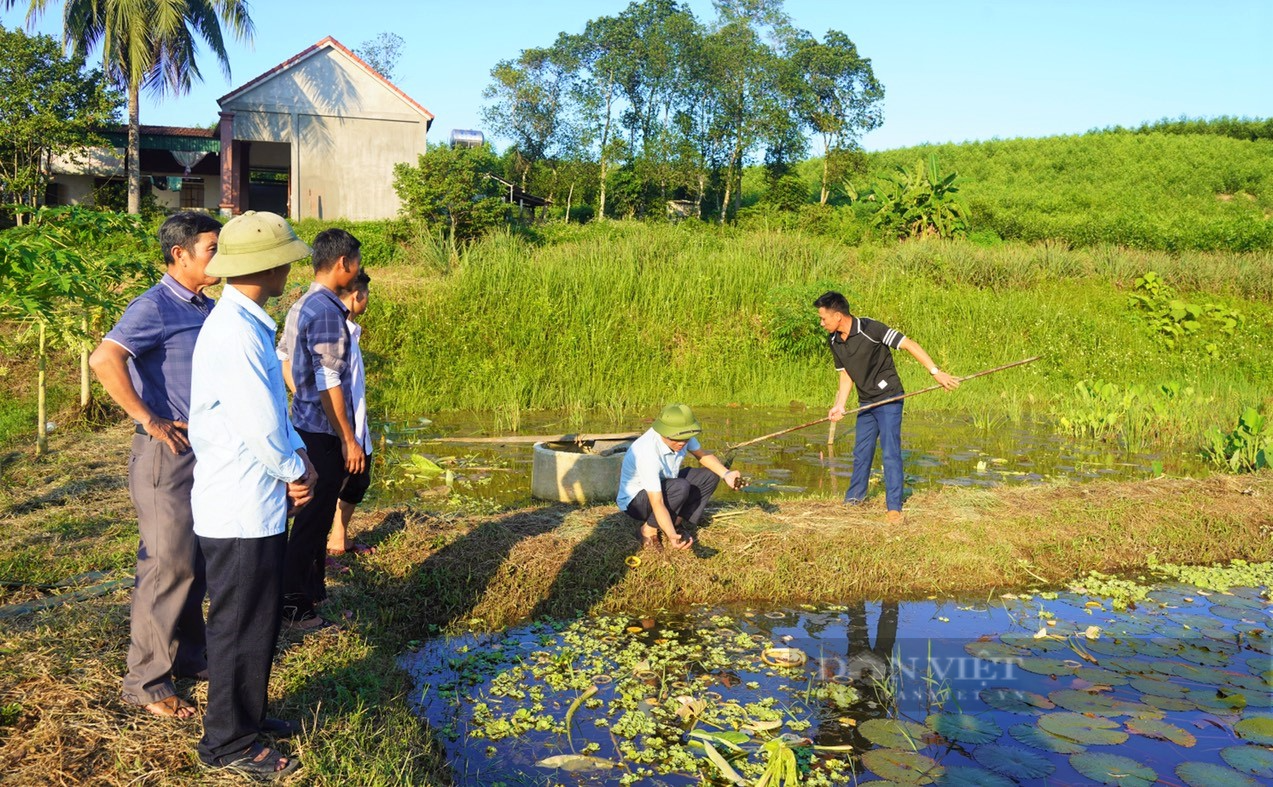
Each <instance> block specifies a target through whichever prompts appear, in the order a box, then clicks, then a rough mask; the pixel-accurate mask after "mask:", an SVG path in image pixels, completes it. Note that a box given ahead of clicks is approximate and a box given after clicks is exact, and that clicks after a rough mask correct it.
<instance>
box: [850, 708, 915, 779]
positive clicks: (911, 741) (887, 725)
mask: <svg viewBox="0 0 1273 787" xmlns="http://www.w3.org/2000/svg"><path fill="white" fill-rule="evenodd" d="M858 730H859V731H860V732H861V733H862V736H863V737H865V738H866V739H867V740H868V741H870V742H871V743H874V744H875V745H876V746H879V747H880V748H884V749H917V748H922V747H923V746H924V738H926V737H927V736H928V735H929V734H930V733H929V731H928V728H927V727H925V726H924V725H922V724H916V723H915V722H913V721H905V720H902V719H870V720H869V721H864V722H862V726H860V727H858ZM880 775H881V776H882V775H883V774H880Z"/></svg>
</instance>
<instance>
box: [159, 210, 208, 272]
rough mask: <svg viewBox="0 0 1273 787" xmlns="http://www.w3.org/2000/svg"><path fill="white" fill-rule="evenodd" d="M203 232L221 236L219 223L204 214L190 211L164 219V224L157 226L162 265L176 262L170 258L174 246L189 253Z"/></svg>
mask: <svg viewBox="0 0 1273 787" xmlns="http://www.w3.org/2000/svg"><path fill="white" fill-rule="evenodd" d="M205 232H215V233H217V234H218V235H219V234H221V222H219V221H217V220H216V219H214V218H212V217H211V216H209V215H208V214H206V213H196V212H195V211H192V210H188V211H182V212H181V213H174V214H172V215H171V216H169V217H168V218H166V219H164V223H163V224H161V225H160V226H159V247H160V248H161V249H162V250H163V253H164V264H165V265H171V264H173V263H174V262H176V260H175V259H173V256H172V250H173V247H174V246H180V247H181V248H183V249H185V250H186V251H190V247H191V246H193V245H194V243H195V241H196V240H197V239H198V238H199V236H200V235H202V234H203V233H205Z"/></svg>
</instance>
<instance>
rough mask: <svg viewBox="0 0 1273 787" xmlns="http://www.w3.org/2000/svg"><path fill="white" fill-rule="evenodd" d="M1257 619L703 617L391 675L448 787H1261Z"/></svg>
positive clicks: (439, 650) (488, 649)
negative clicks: (408, 679)
mask: <svg viewBox="0 0 1273 787" xmlns="http://www.w3.org/2000/svg"><path fill="white" fill-rule="evenodd" d="M1270 615H1271V606H1270V601H1269V598H1268V591H1267V588H1245V589H1234V590H1232V591H1231V592H1225V593H1204V592H1199V591H1198V590H1197V589H1194V588H1189V587H1185V586H1178V585H1164V586H1160V587H1157V588H1155V589H1154V590H1153V591H1152V592H1151V593H1150V595H1149V598H1147V599H1146V600H1145V601H1143V602H1142V603H1141V604H1140V605H1139V606H1136V607H1134V608H1132V609H1129V610H1123V611H1115V610H1113V609H1111V608H1110V605H1109V603H1108V602H1105V601H1101V600H1099V599H1093V598H1091V597H1085V596H1081V595H1074V594H1069V593H1061V594H1051V593H1049V594H1040V595H1036V596H1033V597H1030V596H1007V597H1004V598H999V599H993V600H983V601H981V602H973V603H959V602H955V601H921V602H900V603H899V602H884V603H870V604H850V605H829V606H822V607H812V606H801V607H798V608H787V607H774V608H764V609H762V608H706V607H703V608H696V609H693V610H691V611H689V612H688V613H684V614H677V615H671V614H666V613H651V614H650V615H648V616H638V617H633V618H581V619H578V620H574V621H569V622H565V621H562V622H539V623H536V624H532V625H529V626H525V627H522V628H517V629H513V630H510V631H507V632H502V633H498V634H491V635H476V634H475V635H469V636H464V637H457V638H452V639H439V640H435V641H432V642H429V643H427V644H426V645H425V646H424V647H423V649H422V650H420V651H419V652H418V653H413V654H408V655H407V656H406V657H404V664H405V666H406V667H407V669H408V670H409V671H410V672H411V674H412V675H413V676H414V679H415V682H416V685H417V686H418V688H419V694H418V696H419V697H420V701H419V704H418V707H419V711H420V713H422V714H423V715H424V716H425V717H427V719H428V720H429V722H430V723H431V725H433V727H434V729H437V730H441V731H442V733H443V737H444V739H445V741H446V746H447V749H448V756H449V757H450V759H451V761H452V762H453V763H454V766H455V773H456V779H457V782H458V783H461V784H475V785H477V784H481V785H489V784H496V783H509V784H628V783H639V784H667V785H688V784H697V783H700V774H702V775H708V776H712V777H718V776H719V775H720V773H721V768H720V767H719V766H718V765H717V764H715V763H714V762H712V758H711V757H709V755H708V752H707V746H706V745H705V744H710V745H711V746H712V748H713V749H715V750H716V751H717V752H718V753H722V754H724V755H727V757H728V759H729V761H730V763H731V765H730V767H731V768H733V769H736V770H737V771H738V773H739V775H740V776H741V777H742V778H743V779H745V781H746V783H748V784H752V783H754V782H755V781H756V780H757V779H758V778H760V776H761V774H762V773H763V772H764V769H765V768H766V767H767V766H768V764H769V763H770V762H772V761H773V758H775V757H778V756H780V755H779V752H780V751H782V750H786V751H789V752H790V753H791V754H792V755H793V757H794V759H793V762H795V763H796V764H797V767H798V768H799V770H800V773H801V782H800V783H801V784H827V785H830V784H856V783H859V782H861V783H867V782H870V781H873V780H881V779H882V780H888V781H890V782H891V783H904V784H928V783H935V784H977V785H1000V784H1094V783H1106V784H1123V785H1146V786H1147V785H1150V784H1153V783H1154V782H1155V781H1156V780H1158V779H1162V780H1163V781H1164V782H1165V783H1176V784H1180V783H1184V784H1261V783H1265V784H1267V783H1270V781H1269V780H1270V779H1273V749H1270V748H1269V747H1270V746H1273V708H1271V703H1273V693H1271V692H1273V658H1271V657H1270V653H1273V637H1271V636H1270V634H1269V631H1268V629H1269V626H1270V623H1271V622H1273V620H1271V618H1270ZM792 654H799V656H800V658H799V659H797V658H794V657H793V656H792ZM784 659H786V660H784ZM797 661H801V663H796V662H797ZM775 741H777V743H775Z"/></svg>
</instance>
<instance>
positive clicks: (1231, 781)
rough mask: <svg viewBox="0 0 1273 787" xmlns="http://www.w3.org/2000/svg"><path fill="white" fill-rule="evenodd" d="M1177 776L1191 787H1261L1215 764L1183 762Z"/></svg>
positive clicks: (1247, 778)
mask: <svg viewBox="0 0 1273 787" xmlns="http://www.w3.org/2000/svg"><path fill="white" fill-rule="evenodd" d="M1176 775H1177V776H1179V777H1180V780H1181V781H1182V782H1184V783H1185V784H1187V785H1189V787H1248V785H1249V786H1250V787H1259V784H1260V783H1259V782H1257V781H1256V780H1255V779H1252V778H1251V777H1250V776H1247V775H1246V774H1245V773H1239V772H1238V771H1235V770H1233V769H1232V768H1226V767H1225V766H1223V765H1218V764H1216V763H1214V762H1182V763H1180V764H1179V765H1177V766H1176Z"/></svg>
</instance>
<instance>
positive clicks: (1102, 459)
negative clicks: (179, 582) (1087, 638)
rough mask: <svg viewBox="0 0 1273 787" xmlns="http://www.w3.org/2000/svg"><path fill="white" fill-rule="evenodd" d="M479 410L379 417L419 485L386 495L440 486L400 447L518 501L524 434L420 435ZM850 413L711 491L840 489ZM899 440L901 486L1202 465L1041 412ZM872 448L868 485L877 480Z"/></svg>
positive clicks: (1113, 474) (911, 429)
mask: <svg viewBox="0 0 1273 787" xmlns="http://www.w3.org/2000/svg"><path fill="white" fill-rule="evenodd" d="M695 413H696V414H697V415H698V416H699V420H700V421H702V422H703V425H704V427H705V431H704V434H703V436H702V438H701V439H702V442H703V446H704V447H705V448H707V449H708V450H711V451H714V452H716V453H717V454H718V455H727V452H726V450H725V449H726V448H727V447H728V446H730V445H733V444H736V443H741V442H745V441H747V440H750V439H752V438H755V437H759V436H761V435H764V434H769V433H772V432H776V431H779V430H782V429H785V428H789V427H791V426H794V425H796V424H800V423H805V422H808V421H812V420H814V419H815V418H818V417H820V416H821V415H822V413H821V412H820V411H814V410H810V409H792V408H696V410H695ZM494 420H495V417H494V416H493V415H492V414H490V413H447V414H444V415H439V416H438V417H437V418H436V419H435V420H434V421H430V422H427V423H424V424H421V423H399V424H384V425H383V427H382V428H383V431H384V432H385V434H386V442H385V445H384V448H385V449H386V453H387V454H388V459H389V461H390V462H391V463H394V464H395V466H396V467H397V468H400V469H402V471H403V472H405V473H406V475H407V480H408V481H409V480H411V479H412V478H418V479H419V480H422V481H427V482H428V483H424V484H412V483H402V484H399V485H398V488H397V489H396V490H393V489H391V490H389V492H390V493H389V497H390V499H393V498H394V497H395V496H398V497H402V496H406V495H412V494H417V493H420V492H422V491H424V490H427V489H435V490H438V491H445V490H441V489H440V485H441V481H440V480H439V479H438V478H437V475H436V474H435V473H433V472H432V471H433V468H430V467H427V466H425V467H424V469H423V470H422V471H421V472H418V473H414V472H413V469H412V465H411V463H410V456H411V455H412V454H418V455H421V456H423V457H424V458H426V459H428V460H430V462H431V463H436V464H437V465H439V466H441V467H443V468H446V469H450V470H452V475H453V477H452V481H453V484H458V488H459V489H460V490H461V491H464V492H465V493H467V494H472V495H477V496H481V497H483V498H486V499H490V500H493V501H495V502H497V503H500V504H505V505H516V504H521V503H526V502H528V501H529V500H530V472H531V464H532V461H533V457H532V451H531V447H530V446H529V445H527V444H524V443H523V444H512V445H491V444H466V443H436V442H427V441H425V438H427V437H435V436H448V437H458V436H465V437H468V436H489V435H494V434H501V433H502V432H500V431H498V430H496V429H495V428H494ZM851 420H852V419H851V418H850V419H849V420H847V421H845V422H842V423H841V424H839V425H838V427H837V439H836V441H835V443H834V444H832V445H831V446H828V445H827V432H828V429H827V425H826V424H819V425H817V426H813V427H810V428H808V429H804V430H801V431H798V432H793V433H791V434H788V435H784V436H782V437H779V438H775V439H773V440H768V441H765V442H762V443H758V444H756V445H752V446H748V447H746V448H743V449H741V450H739V451H738V452H737V455H736V457H735V459H734V462H733V467H735V468H736V469H738V470H740V471H742V473H743V476H744V478H745V479H746V480H747V485H746V486H745V488H744V489H743V490H742V491H741V492H733V491H730V490H724V489H722V490H721V491H720V492H718V497H719V498H720V499H728V498H730V497H733V496H736V495H742V496H746V497H755V496H773V495H781V494H799V493H818V492H822V493H826V494H834V495H842V494H843V493H844V491H845V489H846V488H847V486H848V482H849V475H850V473H851V470H852V450H853V427H852V423H851ZM519 426H520V432H521V433H522V434H567V433H574V432H585V433H618V432H625V431H626V432H640V431H644V430H645V429H647V428H648V427H649V423H648V422H638V421H636V420H628V421H624V422H614V421H612V420H610V419H608V418H606V417H603V416H598V417H597V418H594V419H589V420H588V421H587V423H586V424H585V425H584V426H582V427H580V426H579V425H578V423H574V424H573V425H572V424H571V422H569V421H568V420H567V419H566V418H565V417H564V416H563V415H562V414H560V413H552V412H545V413H528V414H525V415H524V416H523V417H522V418H521V421H520V424H519ZM902 447H903V455H904V462H905V469H906V475H907V488H908V492H909V491H913V490H916V489H922V488H924V487H932V486H935V485H957V486H995V485H999V484H1020V483H1039V482H1043V481H1046V480H1049V479H1056V478H1066V479H1071V480H1089V479H1096V478H1111V479H1130V478H1145V477H1149V476H1153V475H1158V474H1161V473H1163V472H1166V473H1168V474H1172V475H1195V474H1200V473H1205V472H1206V470H1205V468H1204V467H1203V465H1202V463H1201V462H1200V461H1199V460H1198V459H1197V458H1196V457H1193V456H1190V455H1189V454H1188V453H1187V452H1184V451H1180V450H1168V451H1161V452H1157V451H1130V450H1125V449H1123V448H1120V447H1118V446H1115V445H1112V444H1109V443H1102V442H1096V441H1081V440H1074V439H1072V438H1069V437H1066V436H1063V435H1058V434H1056V432H1055V431H1054V430H1053V428H1052V426H1051V424H1048V423H1044V422H1042V421H1033V420H1027V421H1022V422H1011V423H1010V422H1007V421H1003V422H996V423H992V424H976V423H972V422H970V421H969V420H966V419H964V420H959V419H956V418H952V417H951V416H949V415H948V414H940V413H933V412H930V411H918V412H914V413H908V414H907V416H906V419H905V421H904V422H903V434H902ZM879 462H880V458H879V455H878V452H877V455H876V460H875V469H874V471H873V486H872V490H873V493H874V492H875V491H878V490H877V487H878V486H879V481H878V476H879Z"/></svg>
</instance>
